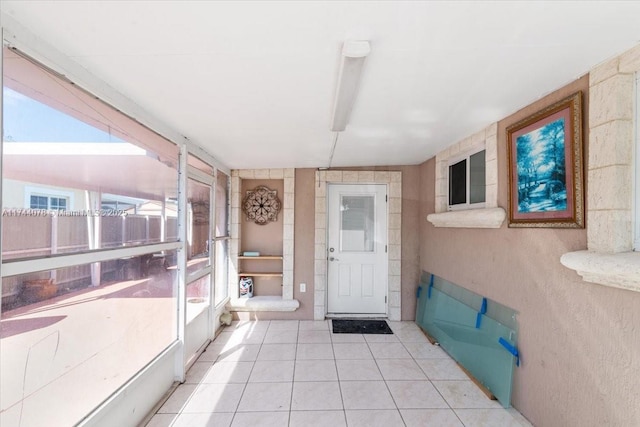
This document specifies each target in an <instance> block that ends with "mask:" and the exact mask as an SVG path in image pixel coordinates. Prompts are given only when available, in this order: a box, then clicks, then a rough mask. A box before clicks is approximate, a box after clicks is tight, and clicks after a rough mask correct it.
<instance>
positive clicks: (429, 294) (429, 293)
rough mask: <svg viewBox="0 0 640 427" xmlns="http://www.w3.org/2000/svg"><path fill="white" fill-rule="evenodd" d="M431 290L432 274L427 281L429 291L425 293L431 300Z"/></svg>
mask: <svg viewBox="0 0 640 427" xmlns="http://www.w3.org/2000/svg"><path fill="white" fill-rule="evenodd" d="M431 288H433V274H432V275H431V279H430V280H429V291H428V292H427V297H429V299H431Z"/></svg>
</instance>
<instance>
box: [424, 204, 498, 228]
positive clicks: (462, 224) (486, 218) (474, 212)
mask: <svg viewBox="0 0 640 427" xmlns="http://www.w3.org/2000/svg"><path fill="white" fill-rule="evenodd" d="M506 216H507V214H506V212H505V210H504V209H502V208H485V209H469V210H465V211H451V212H442V213H432V214H429V215H427V221H429V222H430V223H432V224H433V225H434V226H435V227H451V228H500V226H502V223H503V222H504V219H505V218H506Z"/></svg>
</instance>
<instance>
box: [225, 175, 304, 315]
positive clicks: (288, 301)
mask: <svg viewBox="0 0 640 427" xmlns="http://www.w3.org/2000/svg"><path fill="white" fill-rule="evenodd" d="M259 187H267V188H268V189H269V190H274V191H276V194H277V197H278V199H279V200H280V211H279V212H278V215H277V220H276V221H268V222H263V223H262V224H259V223H256V221H255V219H252V218H249V220H247V215H246V214H245V212H243V209H242V202H243V200H244V199H245V197H246V196H247V191H254V190H256V189H257V188H259ZM294 191H295V172H294V169H241V170H232V171H231V242H230V253H229V259H230V263H231V265H230V269H229V295H230V296H231V299H230V301H229V304H228V306H227V307H228V309H229V310H230V311H294V310H296V309H297V308H298V307H299V303H298V301H297V300H294V299H293V238H294V235H293V234H294V211H293V208H294V197H295V194H294ZM245 252H252V253H259V254H260V256H245V255H244V253H245ZM241 276H251V277H252V278H253V295H254V296H253V297H252V298H240V296H239V278H240V277H241Z"/></svg>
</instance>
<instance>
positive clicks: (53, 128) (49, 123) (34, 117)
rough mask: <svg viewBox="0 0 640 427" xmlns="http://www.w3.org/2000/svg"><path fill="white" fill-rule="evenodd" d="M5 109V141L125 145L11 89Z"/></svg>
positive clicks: (5, 101)
mask: <svg viewBox="0 0 640 427" xmlns="http://www.w3.org/2000/svg"><path fill="white" fill-rule="evenodd" d="M2 108H3V118H4V123H3V135H2V139H3V141H16V142H124V141H122V140H121V139H119V138H117V137H115V136H112V135H109V134H108V133H106V132H103V131H101V130H100V129H97V128H95V127H93V126H90V125H88V124H86V123H84V122H82V121H80V120H78V119H76V118H74V117H71V116H69V115H67V114H64V113H62V112H60V111H58V110H55V109H53V108H51V107H49V106H47V105H45V104H42V103H40V102H38V101H35V100H33V99H31V98H28V97H26V96H24V95H22V94H21V93H18V92H16V91H14V90H12V89H9V88H8V87H4V104H3V107H2Z"/></svg>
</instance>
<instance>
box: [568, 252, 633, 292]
mask: <svg viewBox="0 0 640 427" xmlns="http://www.w3.org/2000/svg"><path fill="white" fill-rule="evenodd" d="M560 262H561V263H562V265H564V266H565V267H567V268H570V269H572V270H575V271H576V272H577V273H578V274H579V275H580V276H582V280H584V281H585V282H591V283H597V284H600V285H604V286H610V287H613V288H621V289H628V290H630V291H636V292H640V252H622V253H616V254H605V253H599V252H591V251H577V252H567V253H566V254H564V255H562V256H561V257H560Z"/></svg>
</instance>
